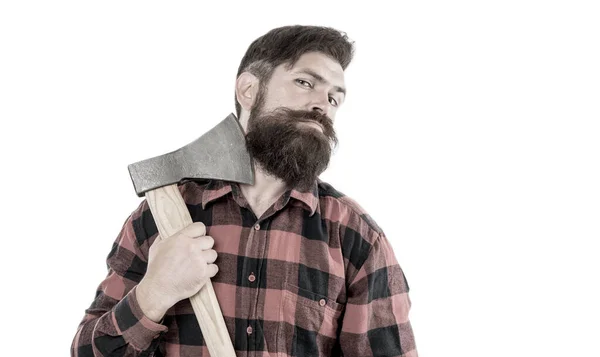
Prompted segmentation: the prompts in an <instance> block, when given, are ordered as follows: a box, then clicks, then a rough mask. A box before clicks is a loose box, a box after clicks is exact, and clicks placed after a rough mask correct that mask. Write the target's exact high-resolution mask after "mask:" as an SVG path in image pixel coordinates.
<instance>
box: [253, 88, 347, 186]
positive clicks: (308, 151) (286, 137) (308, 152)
mask: <svg viewBox="0 0 600 357" xmlns="http://www.w3.org/2000/svg"><path fill="white" fill-rule="evenodd" d="M257 101H258V104H257V105H256V106H255V108H254V109H253V110H252V111H251V113H250V117H249V119H248V132H247V134H246V147H247V149H248V152H249V153H250V155H251V156H252V158H253V159H254V160H255V161H256V162H257V163H258V165H259V166H260V167H261V168H262V169H263V170H264V171H265V173H267V174H268V175H271V176H275V177H278V178H280V179H281V180H283V181H284V182H285V183H286V184H287V185H288V187H289V188H296V189H298V190H299V191H301V192H307V191H308V190H310V188H311V187H312V185H313V184H314V182H315V180H316V179H317V177H318V176H319V175H320V174H321V173H322V172H323V171H325V169H327V167H328V166H329V160H330V158H331V153H332V150H333V148H334V147H335V146H337V143H338V141H337V137H336V134H335V131H334V129H333V122H332V120H331V119H330V118H329V117H327V116H326V115H323V114H321V113H320V112H317V111H304V110H292V109H289V108H284V107H280V108H277V109H275V110H272V111H268V112H264V111H263V109H262V107H263V104H264V100H262V99H259V100H257ZM311 120H312V121H315V122H317V123H319V124H321V125H322V126H323V129H324V130H323V132H321V131H320V130H318V129H316V128H312V127H309V126H305V125H299V123H300V122H303V121H308V122H310V121H311Z"/></svg>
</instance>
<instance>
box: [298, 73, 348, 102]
mask: <svg viewBox="0 0 600 357" xmlns="http://www.w3.org/2000/svg"><path fill="white" fill-rule="evenodd" d="M298 73H304V74H308V75H309V76H311V77H313V78H314V79H315V80H316V81H317V82H319V83H323V84H329V82H328V81H327V80H326V79H325V78H323V76H321V75H320V74H318V73H317V72H315V71H313V70H312V69H309V68H302V69H301V70H300V71H298ZM333 89H335V91H336V92H339V93H342V94H344V97H345V96H346V88H343V87H340V86H335V87H333Z"/></svg>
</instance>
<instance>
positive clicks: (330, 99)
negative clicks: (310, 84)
mask: <svg viewBox="0 0 600 357" xmlns="http://www.w3.org/2000/svg"><path fill="white" fill-rule="evenodd" d="M329 103H331V105H333V106H334V107H337V106H338V102H337V100H335V99H334V98H333V97H329Z"/></svg>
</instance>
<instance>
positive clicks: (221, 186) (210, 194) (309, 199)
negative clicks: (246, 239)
mask: <svg viewBox="0 0 600 357" xmlns="http://www.w3.org/2000/svg"><path fill="white" fill-rule="evenodd" d="M320 182H321V179H319V178H317V179H316V180H315V182H314V183H313V185H312V186H311V188H310V189H309V190H308V191H306V192H301V191H299V190H297V189H296V188H294V189H291V190H288V191H286V192H285V193H284V194H283V196H282V200H279V201H278V202H277V203H276V207H275V208H276V209H278V210H279V209H281V208H283V207H284V206H285V205H286V204H287V203H288V201H289V200H290V198H294V199H296V200H298V201H300V202H303V203H304V204H305V205H306V206H307V207H308V208H309V210H310V216H312V215H313V214H315V212H317V213H319V214H320V209H319V208H320V207H319V183H320ZM229 193H233V195H234V199H235V200H236V201H237V202H238V204H240V205H241V206H245V205H247V201H246V200H245V199H244V197H243V196H242V193H241V190H240V188H239V185H238V184H237V183H235V182H228V181H221V180H210V182H209V183H208V185H207V186H206V188H205V189H204V192H203V193H202V209H206V206H207V205H208V204H209V203H211V202H213V201H215V200H217V199H219V198H221V197H223V196H225V195H227V194H229Z"/></svg>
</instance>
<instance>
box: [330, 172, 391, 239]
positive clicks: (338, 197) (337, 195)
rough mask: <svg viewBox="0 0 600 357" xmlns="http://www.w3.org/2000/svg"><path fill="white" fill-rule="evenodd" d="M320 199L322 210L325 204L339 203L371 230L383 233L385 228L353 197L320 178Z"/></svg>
mask: <svg viewBox="0 0 600 357" xmlns="http://www.w3.org/2000/svg"><path fill="white" fill-rule="evenodd" d="M318 189H319V201H320V204H321V211H323V206H324V205H328V204H329V205H330V204H332V203H333V204H337V205H339V206H338V209H340V210H341V211H345V212H347V213H348V214H351V215H354V216H356V217H357V218H358V219H359V220H360V221H362V222H364V223H365V224H366V225H367V226H368V227H369V228H370V229H371V230H373V231H374V232H375V233H376V234H377V235H383V234H384V233H383V230H382V229H381V227H380V226H379V225H378V224H377V222H375V220H374V219H373V217H371V216H370V215H369V214H368V213H367V212H366V211H365V209H364V208H363V207H362V206H361V205H360V204H359V203H358V202H356V201H355V200H354V199H353V198H351V197H349V196H348V195H346V194H344V193H342V192H341V191H339V190H337V189H336V188H334V187H333V186H332V185H331V184H330V183H328V182H325V181H321V180H319V183H318Z"/></svg>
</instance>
